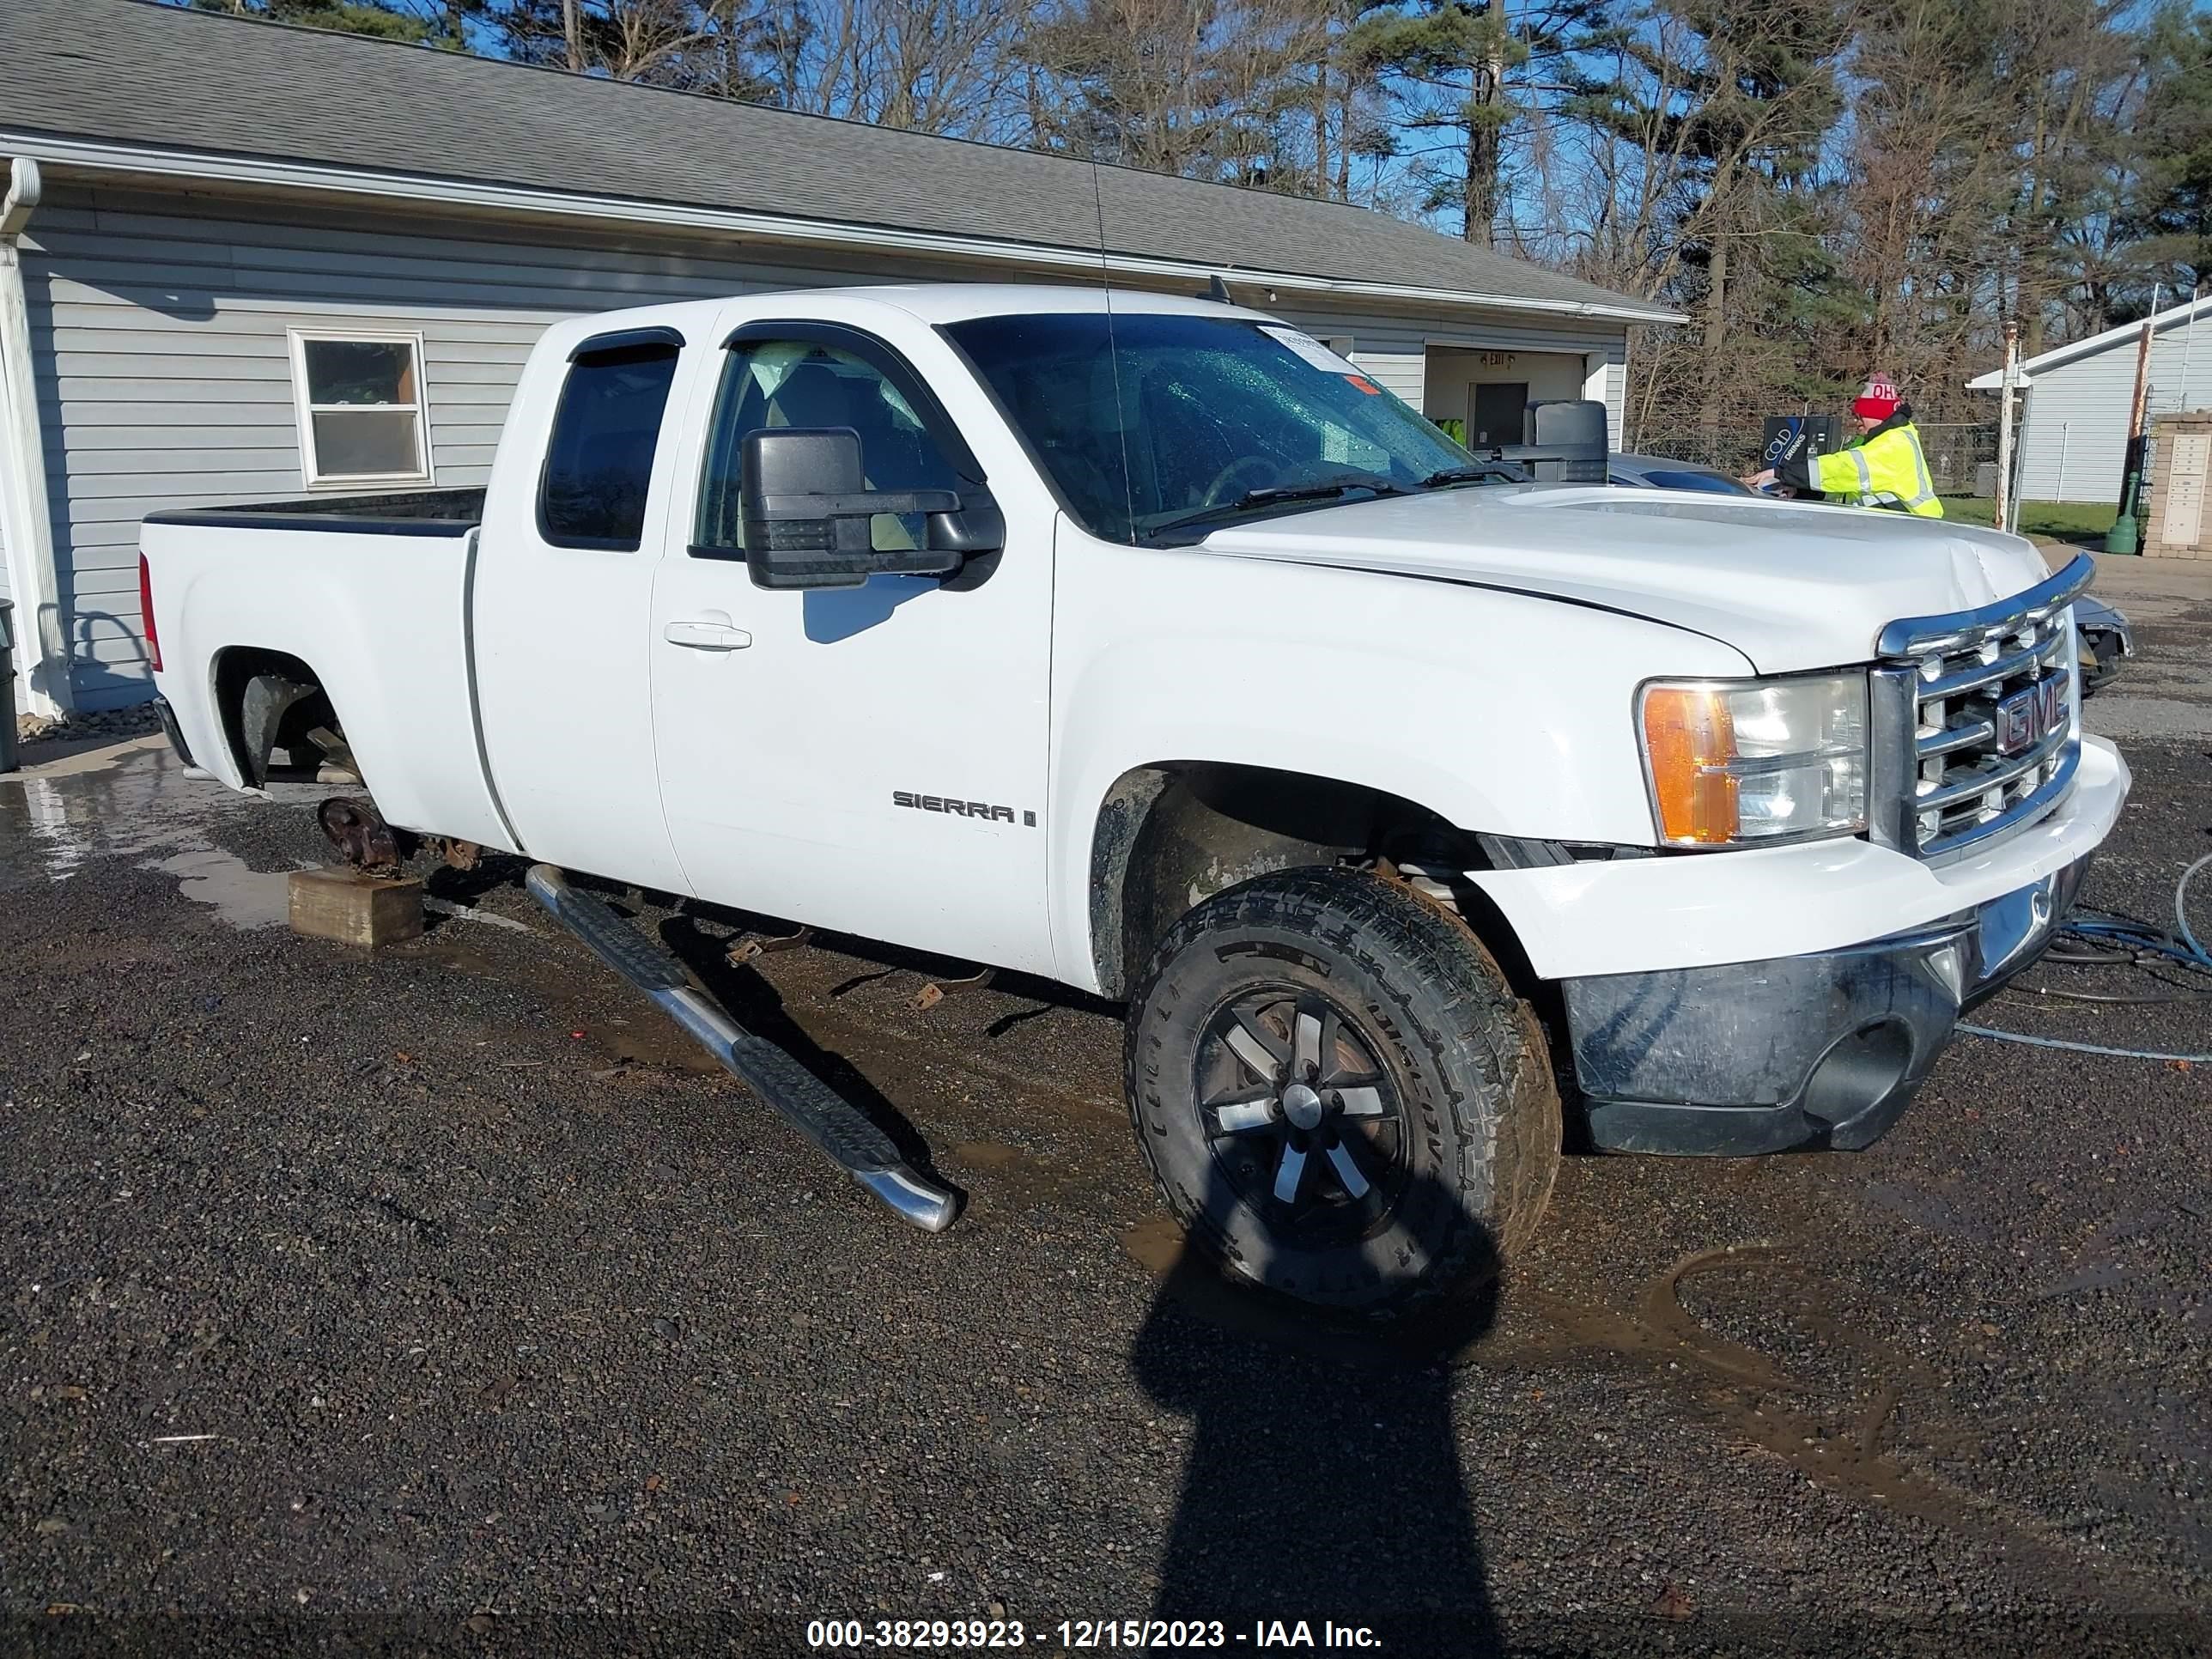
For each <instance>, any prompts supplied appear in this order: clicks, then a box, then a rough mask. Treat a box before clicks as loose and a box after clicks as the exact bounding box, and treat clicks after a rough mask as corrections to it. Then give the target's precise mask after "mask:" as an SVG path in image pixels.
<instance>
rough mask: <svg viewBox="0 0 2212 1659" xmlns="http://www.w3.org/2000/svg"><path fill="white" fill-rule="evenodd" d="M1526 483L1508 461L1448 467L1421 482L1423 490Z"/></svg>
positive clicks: (1518, 471)
mask: <svg viewBox="0 0 2212 1659" xmlns="http://www.w3.org/2000/svg"><path fill="white" fill-rule="evenodd" d="M1493 479H1494V480H1496V481H1497V482H1498V483H1528V475H1527V474H1526V473H1524V472H1523V471H1522V470H1521V469H1520V468H1519V467H1517V466H1516V465H1513V463H1512V462H1510V461H1476V462H1475V463H1474V464H1473V465H1470V466H1448V467H1446V468H1444V470H1443V471H1441V472H1431V473H1430V474H1429V476H1428V477H1425V478H1424V479H1422V480H1421V488H1422V489H1450V488H1451V487H1452V486H1453V485H1454V484H1463V483H1489V482H1490V481H1492V480H1493Z"/></svg>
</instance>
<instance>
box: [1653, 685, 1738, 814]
mask: <svg viewBox="0 0 2212 1659" xmlns="http://www.w3.org/2000/svg"><path fill="white" fill-rule="evenodd" d="M1735 752H1736V751H1735V722H1734V720H1731V719H1730V718H1729V704H1728V697H1727V695H1726V694H1725V693H1723V692H1722V691H1719V690H1710V689H1707V688H1705V687H1702V686H1693V685H1655V686H1652V687H1651V688H1650V689H1649V690H1646V691H1645V692H1644V753H1645V754H1646V755H1647V756H1649V757H1650V763H1651V799H1652V803H1653V805H1656V807H1657V809H1658V813H1659V834H1660V836H1661V837H1662V839H1663V840H1665V841H1668V842H1672V843H1673V844H1674V845H1676V846H1684V847H1713V846H1720V845H1723V844H1725V843H1726V842H1730V841H1733V840H1735V834H1736V827H1737V814H1736V781H1735V777H1734V775H1732V774H1731V773H1730V772H1729V762H1731V761H1733V760H1734V759H1735Z"/></svg>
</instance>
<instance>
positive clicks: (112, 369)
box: [24, 179, 1626, 708]
mask: <svg viewBox="0 0 2212 1659" xmlns="http://www.w3.org/2000/svg"><path fill="white" fill-rule="evenodd" d="M726 247H727V245H726V244H724V243H721V242H720V241H719V240H717V239H710V238H704V237H697V238H665V239H662V238H653V237H636V238H624V237H620V236H617V235H616V234H611V233H599V234H593V233H585V232H576V233H568V232H564V231H546V230H538V231H536V232H534V233H525V232H523V231H520V230H514V231H506V230H501V229H498V228H492V227H490V226H489V225H487V224H484V223H482V222H476V221H471V220H467V219H465V218H461V217H459V216H447V217H431V216H425V215H422V214H409V215H405V216H402V215H400V214H398V213H378V212H372V211H369V210H358V211H356V210H340V209H324V210H307V209H302V208H300V207H297V206H295V205H291V204H286V205H284V206H283V207H281V208H279V207H273V206H264V205H258V204H254V203H252V201H250V200H248V199H246V198H243V197H240V198H228V197H185V196H183V195H180V194H161V193H155V192H150V191H143V192H142V191H137V190H125V189H123V188H120V187H118V188H108V187H105V186H103V187H100V188H98V189H96V190H95V189H94V188H91V187H88V186H87V185H82V184H77V185H68V184H65V183H62V182H58V181H53V180H51V179H50V181H49V193H48V197H47V201H46V204H45V205H44V206H43V207H41V208H40V211H39V213H38V215H37V216H36V217H35V218H34V219H33V221H32V223H31V227H30V231H29V234H28V235H27V237H26V239H25V248H24V252H25V258H24V273H25V288H26V293H27V298H28V301H29V305H30V311H31V327H32V343H33V358H34V368H35V371H36V374H37V379H38V385H39V389H40V419H41V422H42V424H43V425H44V427H45V428H46V434H47V445H46V450H47V483H48V489H49V495H50V497H51V501H52V514H53V521H54V538H55V546H56V556H57V561H58V565H59V567H60V580H61V586H62V590H63V592H62V599H63V604H64V614H65V615H67V616H68V617H70V640H71V645H72V653H73V658H74V669H73V673H74V678H75V684H76V692H77V698H78V702H79V703H80V705H81V706H83V707H86V708H108V707H113V706H117V705H119V704H123V703H127V702H135V701H137V700H138V699H140V698H142V697H143V696H145V695H147V690H148V668H147V665H146V659H145V652H144V648H143V640H142V630H141V619H140V617H139V614H138V605H139V602H138V590H137V541H138V525H139V521H140V520H141V519H142V518H143V516H144V514H146V513H149V512H151V511H154V510H155V509H157V508H161V507H183V506H194V505H209V504H216V503H221V502H226V501H253V500H265V499H270V498H272V497H276V498H281V497H287V496H296V495H301V494H303V493H305V492H306V489H307V484H306V477H305V472H304V469H303V465H302V456H301V443H300V435H299V431H298V425H297V416H296V414H295V403H294V398H293V387H292V380H291V363H290V356H289V341H288V334H287V331H288V330H289V329H291V328H295V327H299V328H310V329H331V330H336V331H343V330H345V329H346V328H348V327H359V328H362V329H368V330H380V331H381V330H404V331H410V332H414V333H419V334H420V335H421V336H422V346H423V362H422V383H423V386H422V389H423V394H424V400H425V405H426V409H427V413H428V423H429V437H430V448H431V456H432V471H433V481H434V483H435V484H436V485H437V486H438V487H441V488H449V487H455V486H472V485H480V484H482V483H484V482H485V481H486V479H487V477H489V471H490V467H491V461H492V455H493V452H494V449H495V446H496V444H497V442H498V439H499V432H500V428H501V422H502V420H503V418H504V416H505V414H506V410H507V403H508V400H509V398H510V397H511V395H512V392H513V386H514V384H515V381H516V380H517V378H518V377H519V375H520V372H521V369H522V366H523V363H524V362H525V360H526V358H527V357H528V356H529V352H530V349H531V346H532V343H533V342H535V340H536V339H537V337H538V334H539V333H540V332H541V331H543V330H544V328H545V327H547V326H548V325H550V324H551V323H554V322H556V321H557V320H560V319H562V318H566V317H570V316H574V315H576V314H578V313H584V312H589V311H594V310H605V309H611V308H616V307H623V306H632V305H641V304H647V303H652V302H654V301H668V300H679V299H699V298H709V297H713V296H715V295H728V294H737V293H744V292H757V291H762V290H766V289H780V288H801V287H808V286H814V285H820V284H832V283H854V282H864V283H866V282H884V281H933V280H960V279H963V278H969V277H975V276H993V277H995V278H997V279H999V280H1005V279H1006V276H1007V275H1008V273H1007V272H1006V270H1005V269H1004V268H1003V267H998V268H994V269H986V268H983V267H980V266H973V265H966V266H963V265H961V264H957V263H954V262H951V261H943V260H939V261H929V260H924V259H921V258H909V257H907V256H903V255H900V256H888V257H885V258H873V259H871V258H866V257H865V256H860V255H855V256H853V257H852V258H848V259H845V260H842V262H841V261H840V260H839V258H836V256H833V255H830V254H829V253H826V252H825V253H823V254H820V255H818V256H817V255H813V254H806V255H800V254H797V253H790V254H783V253H779V254H778V255H777V256H776V257H775V258H739V257H736V256H735V255H734V254H733V253H732V252H727V251H725V250H726ZM1048 280H1054V281H1061V282H1065V281H1066V280H1068V278H1067V276H1066V273H1065V272H1064V271H1063V272H1059V273H1056V274H1049V275H1048ZM1232 281H1233V274H1232ZM1176 286H1178V287H1181V286H1183V285H1182V284H1177V285H1176ZM1236 297H1237V299H1238V300H1239V301H1243V302H1244V303H1247V304H1250V305H1253V306H1255V307H1258V308H1261V309H1265V310H1268V311H1271V312H1274V313H1278V314H1280V315H1282V316H1283V317H1285V319H1287V320H1290V321H1293V322H1295V323H1297V325H1299V326H1301V327H1304V328H1306V329H1308V330H1309V331H1311V332H1314V333H1316V334H1319V335H1322V336H1326V337H1331V338H1342V337H1346V336H1350V337H1352V340H1353V342H1354V345H1353V356H1354V359H1355V361H1356V362H1358V364H1359V366H1360V367H1361V368H1363V369H1364V371H1365V372H1366V373H1367V374H1370V376H1372V377H1373V378H1374V379H1375V380H1376V381H1378V382H1379V383H1381V384H1383V385H1384V386H1388V387H1389V389H1390V390H1391V391H1393V392H1396V393H1397V394H1398V395H1399V396H1400V397H1401V398H1405V399H1406V400H1407V402H1408V403H1410V404H1413V406H1414V407H1415V408H1417V409H1418V408H1419V407H1420V406H1421V402H1422V392H1423V385H1424V375H1425V356H1426V349H1427V345H1428V344H1429V343H1431V341H1435V342H1438V343H1450V344H1455V345H1459V344H1470V345H1475V346H1478V347H1486V348H1490V349H1535V350H1571V351H1576V352H1583V353H1592V352H1596V353H1603V354H1607V356H1609V357H1610V358H1612V359H1613V360H1625V356H1626V347H1625V336H1624V334H1623V332H1622V331H1620V329H1619V328H1618V327H1617V326H1616V327H1614V328H1613V329H1612V330H1611V331H1603V330H1589V329H1584V330H1577V329H1555V328H1550V327H1545V326H1537V325H1528V326H1522V325H1516V324H1514V323H1512V322H1511V321H1510V319H1501V320H1500V321H1498V322H1497V323H1495V324H1492V323H1490V322H1488V321H1483V322H1480V324H1479V325H1469V324H1466V323H1462V322H1460V321H1457V320H1453V321H1450V322H1449V323H1448V324H1440V323H1439V321H1438V319H1437V318H1436V317H1435V316H1434V315H1429V316H1422V315H1418V314H1414V313H1410V312H1400V313H1386V312H1383V311H1381V310H1374V309H1358V308H1352V307H1337V306H1334V305H1329V304H1326V303H1323V304H1310V303H1297V304H1292V305H1287V306H1278V305H1275V304H1273V303H1272V302H1270V301H1268V300H1267V297H1266V295H1265V294H1264V292H1255V291H1253V290H1252V289H1249V288H1243V287H1240V288H1238V289H1237V294H1236ZM1609 394H1610V395H1609V398H1608V402H1609V404H1610V405H1611V407H1612V409H1613V416H1614V421H1615V425H1616V429H1617V428H1618V422H1619V419H1620V397H1619V384H1618V377H1613V378H1612V379H1611V380H1609ZM341 493H343V492H342V490H341Z"/></svg>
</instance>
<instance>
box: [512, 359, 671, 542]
mask: <svg viewBox="0 0 2212 1659" xmlns="http://www.w3.org/2000/svg"><path fill="white" fill-rule="evenodd" d="M676 353H677V348H676V347H675V346H674V345H672V344H668V343H662V342H659V341H655V342H652V343H646V344H634V345H624V346H620V347H615V348H611V349H606V350H604V351H592V350H591V349H588V348H587V349H585V350H583V351H581V352H579V353H578V354H577V356H576V360H575V362H573V363H571V364H570V365H569V366H568V380H566V381H565V382H563V383H562V387H561V404H560V407H559V408H558V409H556V410H555V411H554V415H553V436H552V440H551V441H550V443H549V444H548V445H547V447H546V453H545V474H544V482H543V483H542V484H541V486H540V488H539V494H538V526H539V529H540V531H541V532H543V534H544V538H545V539H546V540H547V541H549V542H550V543H552V544H554V545H556V547H588V548H599V549H603V550H606V551H609V552H618V553H635V551H637V549H638V545H639V544H640V542H641V540H642V538H643V537H644V534H645V501H646V496H647V493H648V492H649V490H650V489H651V487H652V483H653V453H654V451H655V450H656V449H658V448H659V443H660V417H661V415H662V412H663V411H664V410H665V409H666V408H667V405H668V387H669V384H670V382H671V380H674V378H675V375H676Z"/></svg>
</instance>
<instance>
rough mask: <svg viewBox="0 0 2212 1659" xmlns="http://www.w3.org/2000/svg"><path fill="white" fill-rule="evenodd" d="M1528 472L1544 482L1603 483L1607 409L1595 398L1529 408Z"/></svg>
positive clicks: (1553, 401) (1559, 400) (1555, 400)
mask: <svg viewBox="0 0 2212 1659" xmlns="http://www.w3.org/2000/svg"><path fill="white" fill-rule="evenodd" d="M1526 418H1527V429H1526V431H1525V432H1524V433H1523V434H1522V435H1523V436H1524V437H1525V438H1526V439H1527V440H1528V441H1527V442H1526V443H1525V444H1523V445H1522V450H1523V451H1524V452H1525V453H1526V459H1528V462H1529V463H1530V466H1529V471H1530V472H1531V473H1533V474H1534V476H1535V477H1537V478H1539V479H1541V480H1542V481H1543V482H1545V483H1604V482H1605V475H1606V458H1607V452H1608V449H1609V447H1610V446H1609V443H1608V440H1607V414H1606V407H1605V405H1604V404H1601V403H1600V402H1599V401H1598V400H1597V399H1596V398H1552V399H1549V400H1547V401H1545V402H1542V403H1533V404H1529V405H1528V416H1527V417H1526Z"/></svg>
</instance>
